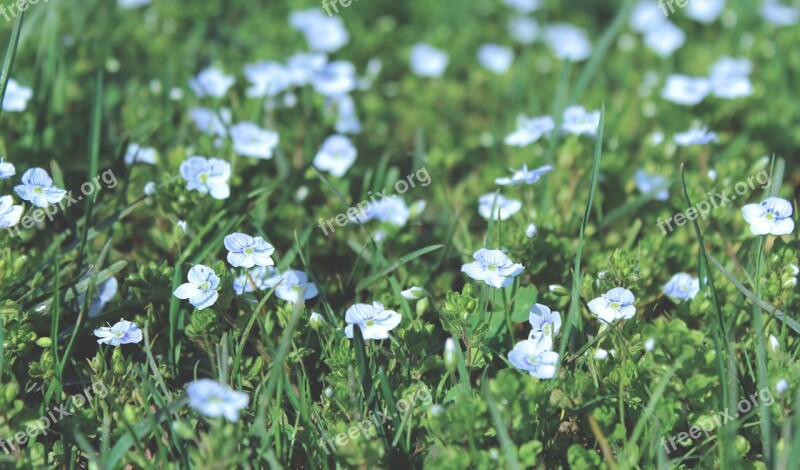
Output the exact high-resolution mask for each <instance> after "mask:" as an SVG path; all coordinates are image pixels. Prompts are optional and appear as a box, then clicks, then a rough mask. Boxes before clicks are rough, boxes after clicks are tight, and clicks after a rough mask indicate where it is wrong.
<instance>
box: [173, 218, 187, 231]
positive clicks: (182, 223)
mask: <svg viewBox="0 0 800 470" xmlns="http://www.w3.org/2000/svg"><path fill="white" fill-rule="evenodd" d="M175 225H177V226H178V228H180V229H181V231H182V232H183V233H186V221H185V220H179V221H178V222H177V223H176V224H175Z"/></svg>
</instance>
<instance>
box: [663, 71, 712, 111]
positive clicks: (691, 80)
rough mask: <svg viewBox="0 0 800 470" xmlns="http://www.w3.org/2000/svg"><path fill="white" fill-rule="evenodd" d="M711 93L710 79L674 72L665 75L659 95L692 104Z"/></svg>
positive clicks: (677, 101)
mask: <svg viewBox="0 0 800 470" xmlns="http://www.w3.org/2000/svg"><path fill="white" fill-rule="evenodd" d="M709 93H711V81H710V80H709V79H707V78H705V77H689V76H686V75H680V74H674V75H670V76H669V77H667V83H666V84H665V85H664V89H663V90H662V91H661V97H662V98H664V99H665V100H667V101H671V102H673V103H676V104H682V105H685V106H694V105H696V104H698V103H700V102H701V101H703V99H704V98H705V97H706V96H707V95H708V94H709Z"/></svg>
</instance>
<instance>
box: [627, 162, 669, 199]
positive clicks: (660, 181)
mask: <svg viewBox="0 0 800 470" xmlns="http://www.w3.org/2000/svg"><path fill="white" fill-rule="evenodd" d="M633 178H634V181H635V182H636V187H637V188H638V189H639V191H641V192H642V193H644V194H648V193H650V192H652V191H653V190H654V189H656V188H657V187H659V186H663V185H665V184H666V183H667V179H666V178H664V177H663V176H661V175H659V174H650V173H648V172H646V171H644V170H643V169H642V168H639V169H638V170H636V174H635V176H634V177H633ZM653 199H655V200H656V201H666V200H667V199H669V189H667V188H664V189H662V190H660V191H659V192H657V193H656V195H655V196H654V197H653Z"/></svg>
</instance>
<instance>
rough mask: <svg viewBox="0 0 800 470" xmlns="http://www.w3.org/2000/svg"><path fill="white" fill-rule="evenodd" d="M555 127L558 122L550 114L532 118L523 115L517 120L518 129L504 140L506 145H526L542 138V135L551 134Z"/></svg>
mask: <svg viewBox="0 0 800 470" xmlns="http://www.w3.org/2000/svg"><path fill="white" fill-rule="evenodd" d="M555 127H556V123H555V121H553V118H551V117H550V116H540V117H535V118H530V119H529V118H526V117H525V116H521V118H520V119H519V120H518V121H517V129H516V130H515V131H514V132H512V133H510V134H508V135H507V136H506V138H505V139H504V140H503V142H504V143H505V144H506V145H511V146H514V147H524V146H526V145H530V144H532V143H534V142H536V141H537V140H539V139H541V138H542V136H544V135H546V134H549V133H550V132H551V131H552V130H553V129H555Z"/></svg>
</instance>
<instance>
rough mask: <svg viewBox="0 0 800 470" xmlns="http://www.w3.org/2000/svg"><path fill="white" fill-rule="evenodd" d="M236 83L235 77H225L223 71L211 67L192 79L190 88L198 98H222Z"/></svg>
mask: <svg viewBox="0 0 800 470" xmlns="http://www.w3.org/2000/svg"><path fill="white" fill-rule="evenodd" d="M234 83H236V79H235V78H234V77H233V75H225V74H224V73H222V71H221V70H219V69H216V68H214V67H211V68H207V69H205V70H203V71H202V72H200V73H199V74H198V75H197V78H192V79H190V80H189V88H191V89H192V90H193V91H194V94H195V95H197V97H198V98H203V97H204V96H213V97H214V98H222V97H223V96H225V93H227V92H228V89H229V88H230V87H231V86H233V84H234Z"/></svg>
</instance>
